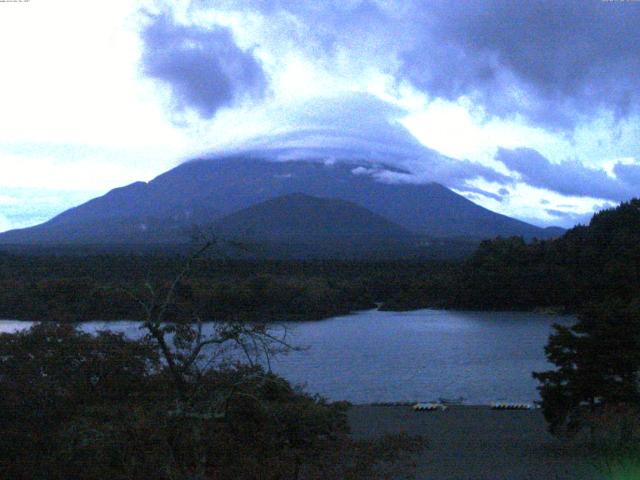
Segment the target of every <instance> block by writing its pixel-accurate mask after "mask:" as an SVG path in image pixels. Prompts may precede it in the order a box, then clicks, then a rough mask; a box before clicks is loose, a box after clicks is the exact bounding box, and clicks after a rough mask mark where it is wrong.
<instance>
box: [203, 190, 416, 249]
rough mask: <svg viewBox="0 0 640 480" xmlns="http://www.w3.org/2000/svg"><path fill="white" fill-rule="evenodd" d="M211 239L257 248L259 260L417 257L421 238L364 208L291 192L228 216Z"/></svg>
mask: <svg viewBox="0 0 640 480" xmlns="http://www.w3.org/2000/svg"><path fill="white" fill-rule="evenodd" d="M211 229H212V231H213V232H215V233H216V235H218V236H220V237H222V238H226V239H230V240H238V241H241V242H250V243H252V244H253V245H252V250H254V249H255V248H256V246H255V245H256V244H257V245H258V247H259V252H260V253H261V254H262V255H263V256H272V257H289V258H290V257H294V258H306V257H316V258H317V257H332V258H345V257H346V258H354V257H363V256H367V257H370V256H376V257H389V256H392V257H398V256H406V255H407V254H412V253H417V252H418V250H420V248H421V246H422V245H423V244H424V239H420V238H419V236H418V235H416V234H413V233H411V232H409V231H408V230H406V229H404V228H403V227H401V226H400V225H397V224H395V223H393V222H391V221H389V220H387V219H386V218H384V217H382V216H380V215H377V214H375V213H373V212H371V211H369V210H367V209H366V208H364V207H361V206H359V205H356V204H354V203H351V202H347V201H344V200H339V199H332V198H319V197H313V196H310V195H306V194H303V193H292V194H287V195H283V196H280V197H276V198H272V199H269V200H266V201H264V202H261V203H258V204H256V205H252V206H250V207H247V208H245V209H242V210H240V211H238V212H235V213H232V214H229V215H227V216H225V217H223V218H221V219H219V220H218V221H216V222H215V223H214V224H213V225H212V228H211Z"/></svg>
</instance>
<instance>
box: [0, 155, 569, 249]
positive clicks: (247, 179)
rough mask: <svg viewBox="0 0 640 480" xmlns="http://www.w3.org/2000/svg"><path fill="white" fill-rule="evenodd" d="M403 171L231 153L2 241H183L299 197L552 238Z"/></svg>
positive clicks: (418, 223)
mask: <svg viewBox="0 0 640 480" xmlns="http://www.w3.org/2000/svg"><path fill="white" fill-rule="evenodd" d="M380 172H394V173H402V171H400V170H398V169H394V168H391V167H388V166H386V165H384V164H383V163H375V162H363V161H359V160H348V159H347V160H336V161H331V162H326V161H324V162H323V161H310V160H299V161H295V160H286V161H285V160H280V161H271V160H265V159H261V158H257V157H255V156H244V157H243V156H237V155H236V156H227V157H220V158H215V159H197V160H192V161H189V162H185V163H183V164H181V165H179V166H177V167H175V168H173V169H171V170H169V171H167V172H164V173H162V174H161V175H158V176H157V177H156V178H154V179H153V180H151V181H150V182H134V183H132V184H130V185H127V186H123V187H118V188H115V189H113V190H111V191H110V192H108V193H107V194H105V195H103V196H102V197H97V198H94V199H92V200H89V201H88V202H86V203H84V204H82V205H79V206H77V207H74V208H71V209H69V210H67V211H65V212H63V213H61V214H59V215H57V216H56V217H54V218H52V219H51V220H49V221H47V222H45V223H43V224H40V225H37V226H35V227H30V228H26V229H22V230H13V231H9V232H5V233H3V234H0V243H4V244H7V243H16V244H42V243H45V244H54V243H61V244H74V243H75V244H87V243H119V244H126V243H139V242H143V243H144V242H148V243H172V242H180V241H185V240H187V239H188V237H189V233H190V232H191V231H192V230H193V227H194V226H206V225H211V224H214V223H215V222H216V221H217V220H219V219H220V218H222V217H224V216H226V215H229V214H232V213H234V212H238V211H240V210H242V209H244V208H248V207H251V206H252V205H256V204H258V203H260V202H264V201H266V200H269V199H270V198H276V197H279V196H283V195H287V194H292V193H296V192H298V193H302V194H306V195H310V196H313V197H319V198H325V199H326V198H330V199H339V200H343V201H346V202H351V203H353V204H355V205H358V206H360V207H362V208H365V209H367V210H369V211H370V212H372V213H373V214H376V215H379V216H381V217H384V218H385V219H387V220H388V221H391V222H393V223H396V224H398V225H399V226H401V227H402V228H404V229H406V230H408V231H410V232H412V233H415V234H419V235H427V236H429V237H433V238H473V239H477V240H480V239H484V238H493V237H496V236H514V235H515V236H523V237H525V238H527V239H530V238H533V237H538V238H548V237H549V236H555V235H556V234H557V232H555V231H549V230H546V229H543V228H540V227H536V226H533V225H530V224H528V223H525V222H522V221H520V220H516V219H513V218H510V217H507V216H505V215H501V214H498V213H495V212H492V211H490V210H487V209H485V208H483V207H480V206H479V205H476V204H474V203H473V202H471V201H470V200H467V199H466V198H464V197H462V196H461V195H458V194H457V193H455V192H453V191H451V190H449V189H447V188H446V187H444V186H442V185H440V184H437V183H428V184H410V183H390V182H386V183H385V182H383V181H380V180H379V179H378V178H376V175H378V174H379V173H380Z"/></svg>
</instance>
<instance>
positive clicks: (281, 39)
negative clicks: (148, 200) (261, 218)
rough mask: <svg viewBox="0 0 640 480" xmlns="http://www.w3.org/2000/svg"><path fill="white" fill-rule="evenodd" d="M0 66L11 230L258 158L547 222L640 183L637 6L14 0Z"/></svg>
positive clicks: (0, 6) (0, 33)
mask: <svg viewBox="0 0 640 480" xmlns="http://www.w3.org/2000/svg"><path fill="white" fill-rule="evenodd" d="M0 62H1V65H2V75H0V165H1V167H2V171H1V174H0V231H3V230H7V229H10V228H16V227H22V226H28V225H32V224H35V223H39V222H41V221H43V220H45V219H47V218H49V217H51V216H52V215H54V214H56V213H59V212H60V211H62V210H64V209H66V208H68V207H70V206H73V205H76V204H78V203H80V202H82V201H85V200H87V199H89V198H92V197H94V196H96V195H100V194H103V193H105V192H106V191H108V190H110V189H111V188H114V187H117V186H121V185H125V184H128V183H131V182H133V181H136V180H150V179H152V178H153V177H155V176H156V175H158V174H160V173H162V172H163V171H166V170H167V169H169V168H171V167H173V166H175V165H177V164H179V163H180V162H182V161H184V160H186V159H189V158H193V157H196V156H201V155H211V154H219V153H220V152H227V151H232V150H233V151H237V150H243V149H247V148H251V149H256V148H259V149H267V150H269V151H274V152H275V151H277V152H278V155H282V154H283V153H282V152H285V151H288V152H289V153H288V155H289V156H291V157H292V158H294V157H296V158H297V157H314V156H322V155H325V156H334V157H336V156H338V157H339V156H341V155H344V156H358V157H361V158H369V159H372V160H376V161H387V162H388V163H392V164H394V165H399V166H402V167H404V168H405V169H407V170H408V171H410V172H411V175H405V176H395V177H394V176H390V177H389V178H387V179H386V181H408V182H428V181H437V182H440V183H442V184H444V185H446V186H448V187H450V188H452V189H454V190H455V191H457V192H458V193H461V194H463V195H465V196H466V197H467V198H469V199H471V200H473V201H475V202H476V203H479V204H481V205H483V206H485V207H487V208H490V209H492V210H495V211H498V212H501V213H505V214H507V215H511V216H514V217H517V218H520V219H524V220H527V221H530V222H532V223H535V224H538V225H562V226H571V225H574V224H575V223H577V222H585V221H586V220H588V218H589V216H590V214H591V212H592V211H593V210H594V209H599V208H603V207H605V206H608V205H613V204H615V203H616V202H620V201H623V200H627V199H629V198H631V197H632V196H635V195H638V193H639V192H640V140H639V139H640V75H638V72H640V0H546V1H540V0H527V1H522V0H502V1H498V0H447V1H441V0H431V1H429V0H422V1H420V0H323V1H315V0H211V1H205V0H200V1H198V0H193V1H177V0H176V1H172V2H169V1H167V2H162V1H148V2H141V1H135V0H110V1H109V2H102V1H98V0H91V1H89V0H77V1H75V0H56V1H50V0H29V1H26V0H23V1H20V2H18V1H6V2H0ZM276 149H277V150H276Z"/></svg>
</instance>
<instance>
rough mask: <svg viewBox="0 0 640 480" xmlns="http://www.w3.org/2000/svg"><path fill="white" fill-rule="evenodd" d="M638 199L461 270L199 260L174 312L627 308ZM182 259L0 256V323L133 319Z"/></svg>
mask: <svg viewBox="0 0 640 480" xmlns="http://www.w3.org/2000/svg"><path fill="white" fill-rule="evenodd" d="M639 205H640V201H638V200H632V201H630V202H627V203H623V204H621V205H620V206H618V207H617V208H615V209H609V210H604V211H601V212H599V213H597V214H596V215H594V217H593V219H592V221H591V222H590V224H589V225H588V226H582V225H580V226H577V227H574V228H573V229H571V230H569V231H567V232H566V233H565V234H564V235H563V236H562V237H560V238H557V239H553V240H540V241H539V240H533V241H531V242H525V241H524V240H523V239H522V238H520V237H511V238H497V239H493V240H486V241H484V242H482V243H481V244H480V245H479V247H478V249H477V250H476V251H475V253H473V255H471V256H470V257H469V258H467V259H465V260H461V261H460V260H459V261H437V260H419V261H418V260H402V261H400V260H398V261H366V260H357V261H356V260H351V261H347V260H329V259H324V260H306V261H302V260H282V261H277V260H256V259H253V260H231V259H224V258H221V257H220V256H218V255H216V252H215V251H211V252H209V254H208V255H206V256H203V257H202V258H199V259H197V260H196V261H195V262H194V264H193V268H192V271H191V273H190V275H189V277H188V278H187V279H185V280H184V281H183V282H181V284H180V289H179V292H178V293H177V299H176V305H177V306H176V308H174V309H173V312H172V314H173V319H181V320H187V321H188V320H190V318H184V316H183V315H182V314H181V313H180V312H181V311H189V312H191V313H190V315H191V314H192V313H193V312H196V314H197V315H198V317H199V318H202V319H219V320H265V321H268V320H276V319H277V320H315V319H321V318H327V317H331V316H335V315H340V314H346V313H349V312H352V311H355V310H362V309H369V308H374V307H376V306H380V308H382V309H386V310H412V309H418V308H447V309H469V310H535V309H541V310H543V311H551V312H556V313H563V312H577V311H578V310H579V308H580V307H581V305H583V303H584V302H585V299H588V300H589V301H592V302H598V301H600V300H603V299H607V298H611V297H615V298H620V299H622V300H624V301H630V300H631V299H632V298H633V297H634V296H635V295H636V292H637V291H638V287H640V275H639V274H640V213H639ZM187 258H188V255H186V254H178V253H172V254H127V253H104V254H90V255H69V254H60V255H55V254H52V253H35V254H28V253H9V252H5V253H0V317H3V318H12V319H20V320H56V321H81V320H93V319H99V320H112V319H123V318H126V319H140V318H141V315H142V311H141V310H140V307H139V299H140V298H144V297H145V295H148V293H149V291H150V289H152V290H153V289H155V290H160V291H161V290H162V289H166V288H168V286H169V285H170V283H171V281H172V279H173V276H174V275H175V272H176V271H177V270H179V268H180V267H181V265H183V264H184V262H185V261H186V260H187Z"/></svg>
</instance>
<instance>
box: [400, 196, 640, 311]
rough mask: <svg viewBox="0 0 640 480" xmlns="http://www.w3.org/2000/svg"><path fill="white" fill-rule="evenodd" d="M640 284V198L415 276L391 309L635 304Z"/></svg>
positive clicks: (495, 243)
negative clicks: (559, 230) (552, 234)
mask: <svg viewBox="0 0 640 480" xmlns="http://www.w3.org/2000/svg"><path fill="white" fill-rule="evenodd" d="M639 287H640V200H632V201H630V202H627V203H623V204H621V205H620V206H618V207H617V208H614V209H608V210H603V211H601V212H599V213H597V214H595V215H594V216H593V218H592V220H591V222H590V224H589V225H588V226H583V225H580V226H577V227H575V228H572V229H571V230H569V231H567V232H566V233H565V234H564V235H563V236H562V237H559V238H557V239H553V240H545V241H536V240H534V241H533V242H529V243H527V242H525V241H524V240H523V239H522V238H520V237H512V238H497V239H494V240H486V241H484V242H482V243H481V244H480V246H479V247H478V249H477V251H476V252H475V253H474V254H473V256H472V257H471V258H469V259H468V260H465V261H463V262H461V263H458V264H447V265H445V266H442V268H440V269H437V270H434V271H433V272H432V274H431V275H428V276H423V277H416V278H415V280H414V281H413V282H412V284H411V285H409V286H408V287H407V288H406V289H405V290H404V291H402V292H401V293H400V294H398V295H397V296H395V297H394V298H393V299H391V300H389V302H388V303H387V306H388V308H397V309H405V308H421V307H442V308H464V309H474V310H531V309H535V308H546V309H553V310H556V311H570V312H577V311H579V310H580V308H581V307H582V305H584V303H585V301H589V302H600V301H605V300H607V299H610V298H618V299H621V300H623V301H625V302H629V301H631V300H632V299H633V298H634V297H635V296H636V295H637V292H638V291H639Z"/></svg>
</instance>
